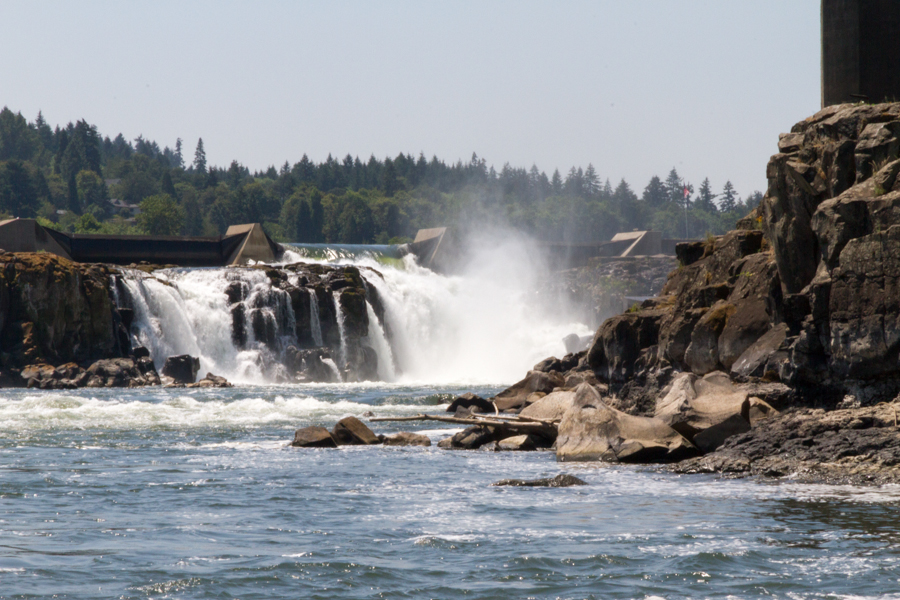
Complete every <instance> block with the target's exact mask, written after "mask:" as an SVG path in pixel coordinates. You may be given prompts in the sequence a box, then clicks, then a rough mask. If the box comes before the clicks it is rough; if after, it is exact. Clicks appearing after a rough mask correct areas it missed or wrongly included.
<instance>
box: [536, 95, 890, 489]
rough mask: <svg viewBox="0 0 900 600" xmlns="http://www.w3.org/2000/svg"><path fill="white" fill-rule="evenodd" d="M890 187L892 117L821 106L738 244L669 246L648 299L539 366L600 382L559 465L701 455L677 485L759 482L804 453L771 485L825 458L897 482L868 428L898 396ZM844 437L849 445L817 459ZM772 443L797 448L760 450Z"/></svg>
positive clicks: (577, 401) (796, 136)
mask: <svg viewBox="0 0 900 600" xmlns="http://www.w3.org/2000/svg"><path fill="white" fill-rule="evenodd" d="M898 174H900V103H891V104H878V105H865V104H859V105H842V106H834V107H829V108H827V109H825V110H822V111H821V112H819V113H817V114H816V115H814V116H812V117H810V118H808V119H806V120H804V121H801V122H800V123H797V124H796V125H795V126H794V127H793V128H792V129H791V132H790V133H787V134H783V135H782V136H780V139H779V142H778V153H777V154H775V155H774V156H773V157H772V158H771V160H770V161H769V164H768V167H767V177H768V191H767V193H766V195H765V198H764V200H763V202H762V204H761V205H760V207H759V208H758V209H756V210H755V211H754V212H753V213H752V214H750V215H748V216H747V217H746V218H745V219H742V220H741V222H739V223H738V224H737V229H736V230H734V231H732V232H730V233H728V234H726V235H724V236H719V237H716V238H710V239H708V240H706V241H703V242H691V243H685V244H679V246H678V248H677V255H678V266H677V268H676V269H675V270H674V271H673V272H672V273H671V274H670V276H669V278H668V281H667V282H666V284H665V286H664V288H663V289H662V291H661V293H660V294H659V295H658V296H657V297H655V298H653V299H650V300H647V301H645V302H644V303H643V304H642V305H641V306H640V307H638V308H636V309H633V310H629V311H627V312H625V313H622V314H619V315H617V316H614V317H612V318H610V319H608V320H606V321H605V322H604V323H603V324H602V325H601V326H600V327H599V328H598V330H597V332H596V334H595V336H594V338H593V341H592V342H591V345H590V347H589V349H588V350H587V351H586V352H585V353H584V354H583V355H581V356H580V357H578V356H575V357H566V359H563V360H562V361H556V363H553V361H549V360H548V361H543V362H542V363H541V364H540V365H537V366H536V370H537V371H544V372H547V374H548V375H550V376H551V377H552V376H554V373H553V372H552V367H549V365H553V364H562V363H565V364H566V365H567V366H568V367H567V368H569V371H568V372H563V373H560V374H559V377H558V378H557V379H558V380H560V381H562V380H565V381H567V382H568V381H572V382H573V385H574V384H575V383H578V381H579V378H576V377H575V375H579V374H580V375H581V378H580V380H581V381H586V378H585V377H584V375H585V374H590V375H593V376H594V377H595V378H596V382H597V383H595V384H593V385H592V386H591V387H592V388H593V389H592V390H591V389H588V384H587V383H582V384H581V386H580V387H579V388H578V390H577V393H574V394H571V399H570V401H569V405H568V408H567V410H566V412H565V414H564V415H563V416H562V418H561V422H560V424H559V437H558V439H557V446H556V448H557V457H558V458H559V459H560V460H593V459H596V458H597V457H598V456H600V457H601V458H602V459H605V460H619V461H622V460H626V459H625V458H622V457H623V456H627V457H630V458H628V459H627V460H635V459H634V457H635V456H643V457H651V458H648V459H647V460H668V461H671V460H676V459H675V458H673V456H672V454H673V451H672V448H677V449H678V452H677V454H678V459H679V460H680V459H682V458H684V457H685V456H686V455H688V454H691V453H693V454H694V455H702V454H705V456H703V457H701V458H694V459H692V461H691V462H689V463H685V464H686V465H689V466H686V467H684V468H685V469H686V470H715V471H731V472H745V473H763V472H765V471H766V469H765V468H764V467H762V466H761V465H765V464H771V461H770V462H769V463H766V462H760V461H761V460H762V458H763V457H764V456H766V457H770V455H771V453H775V454H777V453H778V452H780V450H779V448H782V447H784V448H788V447H791V448H793V447H794V446H796V447H797V449H802V452H801V451H799V450H798V451H796V452H794V451H792V452H793V453H788V455H786V458H784V460H783V461H782V462H781V463H779V466H778V468H777V469H775V472H776V473H782V474H784V473H786V472H788V471H790V470H791V468H796V469H801V468H805V467H803V465H807V466H808V464H809V462H810V461H819V462H823V463H824V462H827V461H829V460H830V459H831V458H833V457H834V456H839V457H841V459H842V460H843V461H844V462H843V463H841V464H854V465H858V464H860V460H862V462H863V463H865V468H861V469H857V471H858V472H866V473H871V472H872V470H873V469H874V470H878V469H879V468H880V466H883V467H885V468H887V467H891V469H893V467H892V466H891V465H893V464H894V463H896V462H897V461H896V458H895V456H894V454H895V453H894V450H893V449H891V450H890V451H885V452H882V453H881V454H879V453H878V452H877V448H875V447H874V446H877V445H878V443H879V440H880V441H882V442H883V441H884V440H886V439H890V440H893V442H891V444H893V445H897V444H895V442H896V440H897V437H898V433H897V424H896V419H894V420H893V421H892V422H891V423H888V419H886V418H881V417H879V418H877V419H876V418H872V417H871V415H867V413H866V412H865V411H867V410H869V411H870V409H867V408H866V407H868V406H873V405H875V404H877V403H879V402H892V401H894V400H895V398H897V396H898V392H900V177H898ZM575 359H578V363H577V366H574V367H571V365H572V364H573V363H574V362H575ZM529 377H530V378H533V377H534V373H532V374H531V375H529ZM527 380H528V379H526V381H527ZM555 389H557V390H561V389H565V388H564V387H558V388H555ZM547 391H551V390H550V389H549V388H548V390H547ZM538 401H539V400H538ZM898 404H900V403H898ZM889 406H891V407H894V406H896V405H895V404H891V405H889ZM834 410H841V411H850V412H849V413H840V418H837V417H834V416H833V415H832V411H834ZM893 410H896V409H895V408H894V409H893ZM804 411H805V412H804ZM853 411H860V412H859V418H857V417H856V416H854V414H855V413H854V412H853ZM882 412H884V411H882ZM880 414H881V413H879V415H880ZM891 414H893V413H891ZM626 417H636V418H641V419H646V421H634V420H633V419H629V418H626ZM763 422H765V423H768V424H767V425H765V426H762V425H760V423H763ZM823 423H824V424H823ZM800 424H802V427H801V426H800ZM844 425H846V426H847V427H848V428H851V429H852V430H853V431H854V432H856V433H854V434H853V435H850V434H846V435H837V436H836V437H832V438H831V439H830V440H829V441H828V443H822V444H819V443H818V442H819V440H818V439H817V438H816V435H815V434H816V432H819V433H822V432H824V433H823V435H825V433H827V434H828V435H829V436H830V435H832V434H835V433H838V434H840V433H842V432H841V431H840V430H841V428H842V427H843V426H844ZM769 428H771V429H772V431H773V432H778V434H777V435H781V436H782V437H784V438H785V440H793V439H794V438H795V437H797V436H798V435H800V434H799V433H798V431H801V430H802V432H805V433H804V434H803V436H805V437H803V436H801V437H803V439H804V440H805V441H803V442H802V443H800V442H798V443H797V444H793V445H791V444H785V445H782V444H781V443H780V442H779V443H765V440H766V439H768V437H769V436H768V433H767V432H768V430H769ZM870 428H879V431H878V432H877V433H872V434H861V433H859V431H860V430H867V429H870ZM648 432H652V435H650V433H648ZM772 435H775V434H774V433H773V434H772ZM826 437H827V436H826ZM807 438H808V439H807ZM673 440H675V441H674V442H673ZM679 440H680V441H679ZM782 441H784V440H782ZM676 442H678V443H676ZM682 442H684V443H682ZM891 444H889V446H890V445H891ZM891 447H893V446H891ZM585 448H587V449H588V450H584V449H585ZM598 448H599V449H602V450H603V451H602V452H601V451H599V450H597V449H598ZM810 448H812V449H813V450H810ZM795 450H796V449H795ZM786 452H787V451H786ZM866 453H868V454H866ZM882 454H883V456H882ZM861 455H865V456H864V457H863V458H860V456H861ZM652 457H656V458H652ZM848 457H849V458H848ZM853 457H856V459H854V458H853ZM873 457H874V458H873ZM879 457H880V458H879ZM857 459H858V460H857ZM754 464H755V465H756V466H754ZM891 472H892V473H894V474H893V475H891V477H894V478H895V479H898V478H900V475H898V474H897V472H895V470H891ZM829 473H831V474H832V475H833V472H831V471H829ZM895 476H896V477H895Z"/></svg>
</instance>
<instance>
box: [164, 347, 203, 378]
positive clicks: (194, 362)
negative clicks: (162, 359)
mask: <svg viewBox="0 0 900 600" xmlns="http://www.w3.org/2000/svg"><path fill="white" fill-rule="evenodd" d="M198 371H200V359H199V358H197V357H196V356H190V355H188V354H181V355H179V356H170V357H168V358H167V359H166V364H165V365H163V368H162V374H163V375H164V376H166V377H171V378H172V380H173V381H174V383H184V384H187V383H194V382H195V381H196V380H197V372H198Z"/></svg>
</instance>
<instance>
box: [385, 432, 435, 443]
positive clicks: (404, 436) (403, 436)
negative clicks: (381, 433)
mask: <svg viewBox="0 0 900 600" xmlns="http://www.w3.org/2000/svg"><path fill="white" fill-rule="evenodd" d="M383 443H384V445H385V446H431V440H430V439H428V437H427V436H424V435H421V434H419V433H409V432H407V431H401V432H400V433H395V434H394V435H388V436H385V438H384V442H383Z"/></svg>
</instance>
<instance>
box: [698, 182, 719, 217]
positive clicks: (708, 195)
mask: <svg viewBox="0 0 900 600" xmlns="http://www.w3.org/2000/svg"><path fill="white" fill-rule="evenodd" d="M715 199H716V195H715V194H713V193H712V187H711V186H710V185H709V177H706V178H705V179H704V180H703V183H701V184H700V190H699V191H698V192H697V203H696V204H697V208H699V209H700V210H705V211H706V212H716V211H717V210H718V207H716V203H715Z"/></svg>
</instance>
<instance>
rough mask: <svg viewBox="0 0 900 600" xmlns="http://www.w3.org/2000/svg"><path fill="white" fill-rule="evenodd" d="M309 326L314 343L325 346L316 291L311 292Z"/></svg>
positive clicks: (311, 290)
mask: <svg viewBox="0 0 900 600" xmlns="http://www.w3.org/2000/svg"><path fill="white" fill-rule="evenodd" d="M309 324H310V330H311V331H312V338H313V342H315V344H316V346H323V345H324V343H323V342H322V322H321V320H320V319H319V297H318V296H316V291H315V290H313V289H310V290H309Z"/></svg>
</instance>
